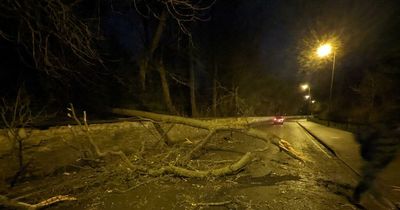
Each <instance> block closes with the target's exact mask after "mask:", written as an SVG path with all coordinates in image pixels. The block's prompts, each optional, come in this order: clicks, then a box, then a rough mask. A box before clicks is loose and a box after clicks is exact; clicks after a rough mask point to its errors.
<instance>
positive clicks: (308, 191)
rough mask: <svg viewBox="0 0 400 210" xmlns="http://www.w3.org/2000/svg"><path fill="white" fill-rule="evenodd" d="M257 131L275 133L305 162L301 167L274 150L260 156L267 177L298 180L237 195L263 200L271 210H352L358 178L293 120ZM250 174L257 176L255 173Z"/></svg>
mask: <svg viewBox="0 0 400 210" xmlns="http://www.w3.org/2000/svg"><path fill="white" fill-rule="evenodd" d="M256 128H257V129H260V130H264V131H266V132H271V133H274V134H276V135H278V136H279V137H281V138H283V139H285V140H286V141H288V142H290V143H291V144H292V146H293V147H294V148H295V149H296V150H298V151H299V152H301V153H302V154H303V155H304V156H305V157H306V159H308V161H307V162H306V163H305V164H302V163H299V162H298V161H296V160H293V159H291V158H290V157H288V156H287V155H286V154H283V153H282V152H279V151H278V150H276V149H271V150H269V151H267V152H265V153H264V154H262V156H263V159H264V160H265V161H266V162H267V164H266V165H267V168H268V169H269V170H270V174H269V175H270V176H278V177H285V176H293V177H298V179H293V180H289V181H284V182H279V183H275V184H274V185H270V186H262V187H253V188H251V189H246V190H243V191H241V192H240V193H242V194H245V195H246V194H248V195H249V197H252V199H256V200H259V201H261V200H263V201H265V202H266V203H268V204H270V209H355V207H354V206H352V205H351V204H350V203H349V201H348V198H349V196H350V195H351V193H352V190H353V187H354V186H355V184H356V183H357V180H358V175H357V174H356V173H355V172H354V171H353V170H352V169H351V168H349V167H348V166H347V165H345V164H344V163H343V162H342V161H341V160H339V159H338V158H337V157H336V156H334V155H333V154H332V153H331V152H330V151H329V150H327V149H326V148H325V147H324V146H323V145H321V144H320V143H319V142H318V141H316V140H315V139H314V138H313V137H312V136H311V135H309V134H308V133H307V132H306V131H305V130H304V129H303V128H302V127H300V126H299V125H298V123H297V122H296V121H288V122H285V123H284V124H283V125H271V124H270V123H264V124H260V125H258V126H256ZM260 146H261V145H260ZM260 170H261V171H262V170H265V168H260ZM252 173H254V175H255V176H256V175H257V170H254V171H253V172H252Z"/></svg>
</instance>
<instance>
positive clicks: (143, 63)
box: [139, 10, 167, 91]
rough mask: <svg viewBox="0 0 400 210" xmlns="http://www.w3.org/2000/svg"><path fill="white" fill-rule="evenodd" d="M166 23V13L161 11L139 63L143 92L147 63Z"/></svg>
mask: <svg viewBox="0 0 400 210" xmlns="http://www.w3.org/2000/svg"><path fill="white" fill-rule="evenodd" d="M166 21H167V11H166V10H163V11H162V13H161V16H160V22H159V23H158V26H157V29H156V31H155V32H154V36H153V39H152V41H151V44H150V47H149V50H148V52H147V53H145V55H144V57H143V58H142V60H141V61H140V63H139V77H140V84H141V88H142V90H143V91H144V90H146V74H147V70H148V68H149V62H150V61H151V60H152V57H153V54H154V51H155V50H156V49H157V47H158V45H159V43H160V40H161V35H162V33H163V31H164V29H165V24H166Z"/></svg>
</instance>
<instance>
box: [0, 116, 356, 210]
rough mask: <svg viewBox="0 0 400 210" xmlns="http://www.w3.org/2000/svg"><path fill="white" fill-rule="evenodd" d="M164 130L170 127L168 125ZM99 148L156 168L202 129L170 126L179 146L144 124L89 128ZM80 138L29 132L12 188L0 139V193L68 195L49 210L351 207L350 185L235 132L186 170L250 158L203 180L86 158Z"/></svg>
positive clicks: (27, 198)
mask: <svg viewBox="0 0 400 210" xmlns="http://www.w3.org/2000/svg"><path fill="white" fill-rule="evenodd" d="M166 127H168V126H166ZM91 133H92V135H93V138H94V139H95V141H96V143H97V144H98V145H99V146H100V147H101V149H108V150H122V151H124V152H125V153H126V154H127V155H128V157H129V159H130V160H131V162H132V163H134V164H138V165H145V166H146V167H149V168H159V167H161V166H163V165H168V164H171V163H175V162H174V159H176V158H177V157H179V156H178V154H185V152H187V151H189V150H190V148H192V147H193V144H194V143H195V142H196V141H197V140H198V139H199V138H201V137H203V136H204V135H205V134H206V133H205V131H204V130H198V129H193V128H189V127H185V126H175V127H174V128H173V129H172V130H171V131H170V135H171V137H172V138H173V139H179V140H183V141H184V142H185V143H182V144H178V145H176V146H172V147H169V146H165V145H163V144H162V143H160V137H159V135H158V134H157V133H156V131H155V130H154V129H153V127H152V126H151V124H150V123H141V122H120V123H110V124H102V125H91ZM84 141H85V139H84V137H83V136H82V135H81V134H79V133H78V135H76V136H74V135H72V134H71V132H70V130H69V129H68V128H67V127H61V128H60V127H59V128H52V129H49V130H43V131H34V132H33V133H32V136H31V139H30V140H29V141H27V144H26V160H28V161H31V162H32V163H31V164H30V165H29V168H28V170H27V172H26V173H25V174H24V175H23V177H21V178H20V179H19V181H18V183H17V185H16V186H14V187H12V188H10V187H9V185H8V183H7V182H8V181H9V179H10V177H11V176H12V175H13V172H14V173H15V171H16V169H17V167H16V161H15V158H14V157H13V155H12V154H10V153H7V148H8V147H7V144H6V139H5V138H4V136H3V139H1V138H0V142H2V144H3V146H2V153H1V154H2V155H1V156H0V166H1V168H2V169H4V170H2V172H1V177H0V178H2V184H1V187H0V194H1V195H5V196H8V197H9V198H14V199H17V200H19V201H23V202H27V203H38V202H40V201H42V200H44V199H47V198H50V197H52V196H56V195H71V196H74V197H76V198H77V200H76V201H67V202H62V203H58V204H56V205H52V206H50V207H49V208H48V209H356V208H355V207H354V206H352V205H351V204H349V202H348V200H347V199H346V196H343V195H348V194H350V193H351V190H352V187H351V186H350V185H349V184H337V183H333V182H330V181H329V180H326V179H323V178H319V177H323V175H321V174H315V173H314V172H313V171H312V170H313V168H312V167H308V166H306V165H305V164H304V163H301V162H300V161H298V160H295V159H293V158H291V157H289V156H288V155H287V154H285V153H283V152H280V151H279V149H278V148H277V147H275V146H274V145H271V144H266V143H265V142H262V141H260V140H257V139H253V138H250V137H248V136H244V135H242V134H238V133H231V132H224V133H219V134H218V135H216V136H215V137H214V138H213V139H212V141H211V143H210V144H208V145H207V147H206V150H203V153H202V154H201V155H200V156H199V158H197V159H195V160H191V161H190V162H189V163H188V164H187V165H186V166H185V167H186V168H189V169H194V170H195V169H197V170H202V169H211V168H219V167H222V166H225V165H227V164H229V163H232V162H233V161H236V160H238V159H239V158H240V157H241V156H242V155H244V154H245V153H246V152H248V151H254V150H257V149H262V148H264V149H265V150H264V151H260V152H256V156H255V159H254V160H253V161H252V162H251V163H250V164H249V165H248V166H246V167H245V168H243V169H242V170H240V171H239V172H238V173H236V174H234V175H230V176H224V177H207V178H205V179H196V178H183V177H177V176H173V175H163V176H159V177H152V176H148V175H146V174H143V173H138V172H136V171H132V170H130V169H129V168H128V167H127V166H126V165H125V164H124V163H123V162H122V161H121V160H120V159H119V158H116V157H110V158H105V159H88V158H85V157H84V155H82V151H84V146H82V147H81V146H80V145H82V142H84Z"/></svg>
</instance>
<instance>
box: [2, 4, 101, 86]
mask: <svg viewBox="0 0 400 210" xmlns="http://www.w3.org/2000/svg"><path fill="white" fill-rule="evenodd" d="M79 2H80V1H79V0H77V1H69V0H68V1H63V0H47V1H34V0H4V1H1V2H0V10H1V11H2V12H1V14H0V18H1V19H3V20H7V21H6V23H4V22H3V24H2V26H1V30H0V39H1V38H3V39H6V40H8V41H12V42H15V43H17V44H18V45H19V46H22V48H23V49H25V51H26V52H27V53H28V54H29V55H30V56H31V58H29V60H32V62H29V61H28V59H26V56H21V58H23V60H27V61H26V62H25V63H26V64H28V65H31V66H32V67H34V68H35V69H38V70H41V71H43V72H45V73H46V74H48V75H49V76H51V77H52V78H58V79H60V78H62V79H63V80H66V79H67V78H71V77H75V78H76V77H81V76H82V75H83V73H84V71H88V69H90V68H80V69H79V70H77V66H78V65H82V64H84V65H86V66H93V65H95V64H99V63H102V60H101V59H100V56H99V54H98V53H97V52H96V50H95V48H94V40H95V36H94V35H93V34H92V32H91V31H90V29H89V26H88V25H87V24H86V23H85V22H83V21H82V19H81V18H79V17H77V15H76V14H75V12H74V9H75V7H76V6H77V5H78V4H79ZM10 23H13V24H10ZM21 54H24V53H21ZM24 57H25V59H24ZM77 64H78V65H77Z"/></svg>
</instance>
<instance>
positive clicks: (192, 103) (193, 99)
mask: <svg viewBox="0 0 400 210" xmlns="http://www.w3.org/2000/svg"><path fill="white" fill-rule="evenodd" d="M188 47H189V74H190V80H189V88H190V107H191V111H192V117H197V116H198V113H197V106H196V91H195V89H196V83H195V74H194V66H193V51H192V47H191V44H190V39H189V45H188Z"/></svg>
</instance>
